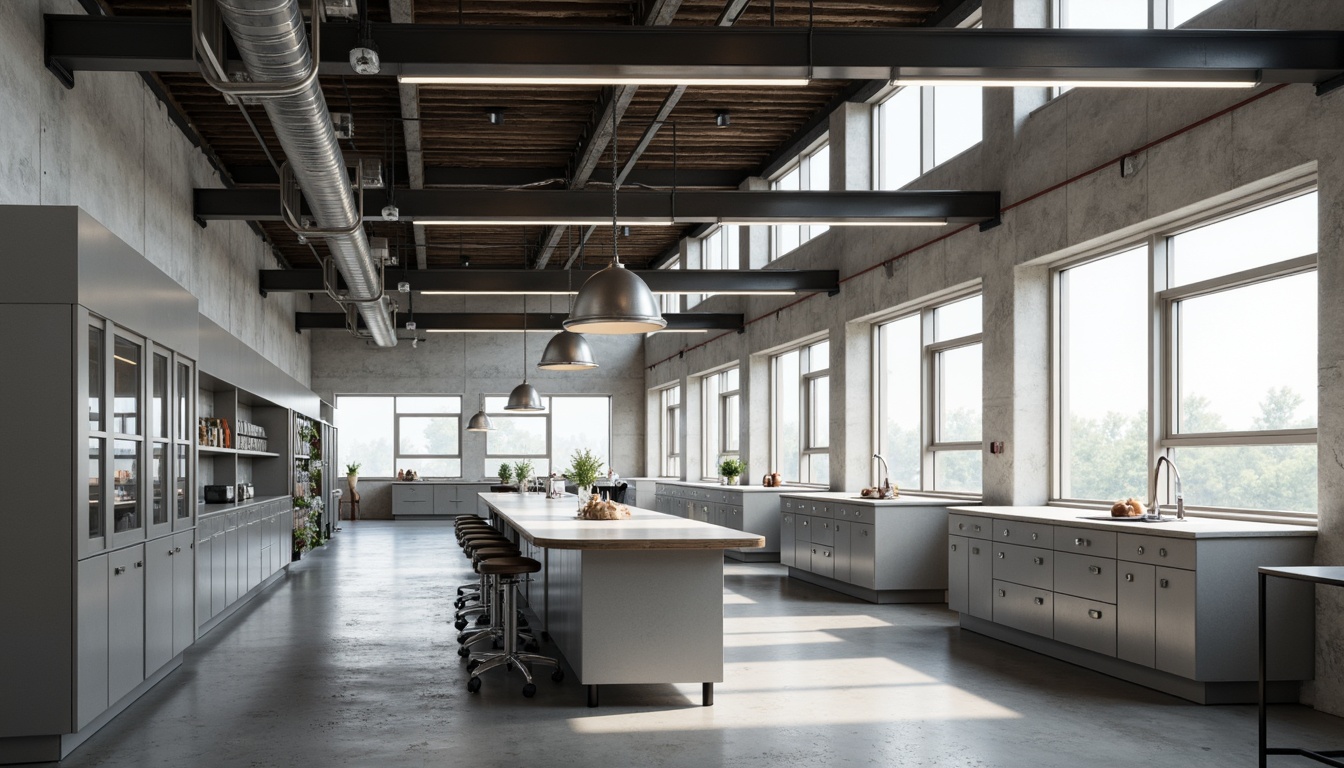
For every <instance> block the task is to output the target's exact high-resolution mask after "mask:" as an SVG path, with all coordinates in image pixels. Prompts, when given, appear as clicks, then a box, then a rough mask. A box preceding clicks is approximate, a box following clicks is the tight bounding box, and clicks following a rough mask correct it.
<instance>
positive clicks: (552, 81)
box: [397, 73, 811, 88]
mask: <svg viewBox="0 0 1344 768" xmlns="http://www.w3.org/2000/svg"><path fill="white" fill-rule="evenodd" d="M397 82H399V83H404V84H406V85H579V86H601V85H636V86H638V85H686V86H691V85H707V86H720V87H724V88H728V87H736V86H746V87H751V86H795V87H796V86H804V85H807V84H809V83H810V82H811V81H810V80H808V79H807V78H806V77H667V76H653V75H649V76H642V77H641V76H631V75H616V74H610V75H602V74H593V75H581V76H563V75H548V74H543V73H538V74H535V75H515V76H501V75H428V74H426V75H414V74H410V75H398V76H397Z"/></svg>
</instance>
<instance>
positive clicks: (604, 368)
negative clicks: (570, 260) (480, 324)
mask: <svg viewBox="0 0 1344 768" xmlns="http://www.w3.org/2000/svg"><path fill="white" fill-rule="evenodd" d="M415 308H416V310H418V311H423V312H521V311H522V308H523V307H522V299H520V298H518V297H506V296H473V297H466V298H456V297H417V299H416V303H415ZM555 308H556V311H561V308H560V302H559V301H558V300H557V301H556V307H555ZM321 309H322V308H319V310H321ZM528 309H529V311H531V312H548V311H550V307H549V304H548V302H547V300H546V299H544V298H542V299H538V298H536V297H533V298H531V299H529V300H528ZM401 319H402V320H404V319H405V315H403V316H402V318H401ZM305 333H307V334H311V335H312V337H313V341H312V345H313V367H312V372H313V378H312V387H313V390H314V391H315V392H317V393H318V395H320V396H321V397H322V398H323V399H324V400H327V401H328V402H332V398H333V397H334V396H335V395H337V394H344V393H349V394H358V393H376V394H461V395H463V396H464V397H463V401H462V410H463V411H464V413H465V414H466V416H468V417H469V416H470V415H471V414H473V413H475V412H476V409H477V408H478V400H479V396H480V394H481V393H485V394H486V395H501V396H507V395H508V394H509V392H510V391H512V390H513V388H514V387H516V386H518V384H519V383H521V381H522V376H523V349H522V344H523V335H522V334H520V333H425V332H423V331H422V332H420V334H419V336H420V339H421V341H420V342H418V344H417V345H416V346H415V347H412V346H411V344H410V342H409V341H408V340H405V339H409V338H410V333H409V332H407V331H402V332H401V335H402V336H403V337H405V339H404V340H403V341H402V342H401V343H400V344H398V345H397V346H396V347H395V348H392V349H380V348H377V347H373V346H370V345H368V344H366V343H365V342H363V341H360V340H358V339H355V338H352V337H351V336H349V335H348V334H346V333H344V332H340V331H307V332H305ZM550 337H551V334H547V333H529V334H527V344H528V354H527V359H528V373H527V378H528V381H529V382H530V383H531V384H532V385H533V386H535V387H536V388H537V390H538V391H540V392H541V394H542V395H543V396H544V395H547V394H551V393H557V394H576V393H581V394H594V395H611V397H612V422H611V455H612V464H613V466H614V467H615V469H616V471H617V472H619V473H620V474H621V475H622V476H626V477H634V476H637V475H642V474H644V459H643V456H644V452H643V447H644V420H643V418H642V416H641V415H640V414H642V412H643V411H642V409H643V403H644V343H643V338H642V337H640V336H605V337H604V336H588V337H587V338H588V342H589V344H591V345H592V347H593V354H594V356H595V357H596V358H597V362H598V364H599V366H600V367H599V368H597V369H595V370H591V371H573V372H562V371H540V370H537V368H536V364H537V361H538V360H539V359H541V353H542V350H544V349H545V348H546V342H547V341H549V340H550ZM464 352H465V357H464ZM484 460H485V435H484V434H481V433H476V432H465V431H464V432H463V433H462V468H463V469H462V471H463V474H464V479H466V480H479V479H482V478H481V477H480V472H481V471H482V468H483V465H484ZM359 491H360V496H361V502H360V514H361V516H364V517H390V516H391V513H392V502H391V489H390V486H389V485H388V484H387V483H386V482H383V483H379V482H378V481H377V480H376V479H372V478H363V477H361V478H360V481H359Z"/></svg>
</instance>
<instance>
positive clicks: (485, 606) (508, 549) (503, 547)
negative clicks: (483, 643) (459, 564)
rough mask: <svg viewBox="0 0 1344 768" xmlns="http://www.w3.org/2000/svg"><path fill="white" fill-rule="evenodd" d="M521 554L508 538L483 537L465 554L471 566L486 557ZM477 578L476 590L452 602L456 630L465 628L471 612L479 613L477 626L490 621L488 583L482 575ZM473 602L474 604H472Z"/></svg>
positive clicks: (516, 555)
mask: <svg viewBox="0 0 1344 768" xmlns="http://www.w3.org/2000/svg"><path fill="white" fill-rule="evenodd" d="M521 555H522V552H519V551H518V548H517V547H516V546H514V545H513V544H512V543H510V542H509V540H508V539H503V540H500V541H495V540H491V539H485V540H481V541H477V542H474V543H473V544H472V545H471V546H469V547H468V548H467V556H468V557H470V558H471V562H472V567H473V568H475V566H476V564H477V563H479V562H480V561H481V560H483V559H485V558H488V557H519V556H521ZM479 578H480V582H479V584H478V585H477V591H476V592H468V593H466V594H465V595H462V596H461V597H459V598H457V601H456V602H455V603H454V604H453V605H454V607H455V608H457V614H456V616H455V619H456V621H454V622H453V626H455V627H457V629H458V631H461V630H464V629H466V628H467V623H468V622H467V619H468V617H470V616H471V615H472V614H477V613H479V614H480V616H479V617H478V618H477V620H476V624H477V625H478V626H481V625H485V624H488V623H490V606H491V602H492V601H491V590H490V585H489V583H488V582H487V579H486V577H485V576H484V575H482V576H480V577H479ZM473 602H474V603H475V604H473Z"/></svg>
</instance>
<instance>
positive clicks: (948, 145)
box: [873, 85, 984, 190]
mask: <svg viewBox="0 0 1344 768" xmlns="http://www.w3.org/2000/svg"><path fill="white" fill-rule="evenodd" d="M982 107H983V91H982V89H981V88H979V87H976V86H965V85H945V86H922V87H921V86H908V87H904V88H898V89H897V90H895V91H894V92H892V93H891V95H889V96H887V97H886V98H884V99H883V100H881V101H879V102H878V103H877V105H876V106H874V108H873V164H874V174H873V185H874V187H875V188H877V189H888V190H890V189H900V188H901V187H904V186H905V185H907V184H909V183H910V182H912V181H914V180H915V179H917V178H919V177H920V176H921V175H923V174H925V173H927V172H928V171H930V170H931V169H933V168H934V167H935V166H938V165H942V164H943V163H945V162H947V161H948V160H950V159H952V158H953V157H956V156H957V155H959V154H961V153H962V152H965V151H966V150H967V149H970V148H971V147H973V146H975V145H976V144H979V143H980V138H981V132H982V130H983V122H984V121H983V119H982Z"/></svg>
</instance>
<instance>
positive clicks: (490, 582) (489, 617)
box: [457, 547, 541, 657]
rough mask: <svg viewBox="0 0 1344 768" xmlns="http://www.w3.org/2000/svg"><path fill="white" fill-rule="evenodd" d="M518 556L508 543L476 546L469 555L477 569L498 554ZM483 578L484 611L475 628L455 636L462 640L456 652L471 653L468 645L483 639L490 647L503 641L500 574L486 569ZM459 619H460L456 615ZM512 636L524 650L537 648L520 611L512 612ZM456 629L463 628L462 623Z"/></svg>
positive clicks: (502, 598) (535, 641)
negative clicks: (490, 572)
mask: <svg viewBox="0 0 1344 768" xmlns="http://www.w3.org/2000/svg"><path fill="white" fill-rule="evenodd" d="M509 557H513V558H516V557H519V552H518V550H517V549H513V548H508V547H492V548H486V549H478V550H477V551H476V552H475V553H474V554H473V555H472V564H473V566H474V567H475V568H476V569H477V570H478V571H479V570H480V567H481V563H483V562H488V561H490V560H495V559H498V558H509ZM481 578H482V579H483V580H484V581H485V590H486V591H485V595H486V599H485V600H483V601H482V605H483V606H484V607H485V612H484V613H482V614H481V615H480V617H478V618H477V619H476V624H477V628H476V629H470V630H465V631H463V632H461V633H460V634H459V635H458V636H457V642H458V643H460V644H461V646H462V647H461V648H459V649H458V651H457V654H458V655H459V656H463V657H466V656H468V655H470V653H471V647H472V646H473V645H477V644H478V643H483V642H485V641H486V640H490V641H491V647H493V648H500V647H502V646H503V644H504V632H505V622H504V596H503V593H502V591H501V590H502V588H503V587H504V585H503V584H502V583H501V582H500V578H499V576H495V575H490V574H486V573H482V574H481ZM472 610H477V607H473V608H469V609H467V611H472ZM459 621H461V620H460V619H459ZM514 621H515V626H514V637H515V639H516V640H517V641H518V642H521V643H522V644H523V650H525V651H528V652H531V651H535V650H537V649H538V648H540V647H541V646H540V644H539V643H537V638H536V637H535V636H534V635H533V634H532V633H531V632H530V631H529V628H528V624H527V619H526V618H525V617H524V616H523V614H522V611H515V612H514ZM457 626H458V629H463V626H462V625H461V624H459V625H457Z"/></svg>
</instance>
